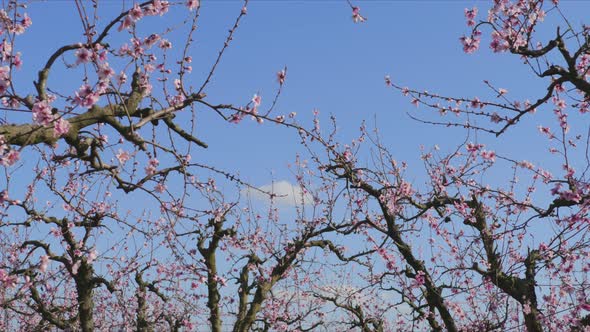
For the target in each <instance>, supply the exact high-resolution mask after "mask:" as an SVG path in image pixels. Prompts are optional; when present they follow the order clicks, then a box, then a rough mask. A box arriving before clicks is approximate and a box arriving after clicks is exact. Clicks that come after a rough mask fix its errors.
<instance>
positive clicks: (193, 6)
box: [186, 0, 200, 10]
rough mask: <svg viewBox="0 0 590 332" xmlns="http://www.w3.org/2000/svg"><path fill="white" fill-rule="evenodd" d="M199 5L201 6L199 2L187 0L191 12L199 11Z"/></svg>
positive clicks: (197, 0)
mask: <svg viewBox="0 0 590 332" xmlns="http://www.w3.org/2000/svg"><path fill="white" fill-rule="evenodd" d="M199 5H200V1H199V0H187V2H186V6H187V7H188V9H189V10H193V9H197V8H199Z"/></svg>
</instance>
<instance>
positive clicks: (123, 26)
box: [117, 15, 133, 31]
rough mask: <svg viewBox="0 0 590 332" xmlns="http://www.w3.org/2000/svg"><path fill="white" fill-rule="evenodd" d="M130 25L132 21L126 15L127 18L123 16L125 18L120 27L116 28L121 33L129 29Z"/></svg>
mask: <svg viewBox="0 0 590 332" xmlns="http://www.w3.org/2000/svg"><path fill="white" fill-rule="evenodd" d="M132 24H133V19H132V18H131V17H130V16H129V15H127V16H125V18H124V19H123V21H122V22H121V25H119V27H118V28H117V31H123V30H125V29H127V28H129V27H130V26H131V25H132Z"/></svg>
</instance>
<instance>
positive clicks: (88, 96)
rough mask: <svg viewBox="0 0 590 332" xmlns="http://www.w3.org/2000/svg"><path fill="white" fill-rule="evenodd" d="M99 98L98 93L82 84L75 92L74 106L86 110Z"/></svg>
mask: <svg viewBox="0 0 590 332" xmlns="http://www.w3.org/2000/svg"><path fill="white" fill-rule="evenodd" d="M99 98H100V96H99V95H98V93H96V92H94V91H92V87H91V86H90V85H88V84H84V85H83V86H81V87H80V90H78V91H77V92H76V97H75V98H74V104H76V105H78V106H82V107H86V108H90V107H92V105H94V104H96V102H98V99H99Z"/></svg>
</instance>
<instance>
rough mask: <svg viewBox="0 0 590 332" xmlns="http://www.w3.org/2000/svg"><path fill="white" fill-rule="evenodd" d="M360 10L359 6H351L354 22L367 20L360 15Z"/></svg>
mask: <svg viewBox="0 0 590 332" xmlns="http://www.w3.org/2000/svg"><path fill="white" fill-rule="evenodd" d="M360 10H361V9H360V8H359V7H352V21H353V22H354V23H363V22H365V21H366V20H367V19H366V18H365V17H363V16H362V15H361V13H360Z"/></svg>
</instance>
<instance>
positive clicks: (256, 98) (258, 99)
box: [252, 94, 262, 107]
mask: <svg viewBox="0 0 590 332" xmlns="http://www.w3.org/2000/svg"><path fill="white" fill-rule="evenodd" d="M261 102H262V97H260V96H259V95H257V94H255V95H254V97H252V104H254V107H258V106H260V103H261Z"/></svg>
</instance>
